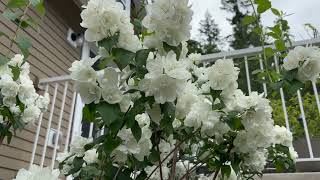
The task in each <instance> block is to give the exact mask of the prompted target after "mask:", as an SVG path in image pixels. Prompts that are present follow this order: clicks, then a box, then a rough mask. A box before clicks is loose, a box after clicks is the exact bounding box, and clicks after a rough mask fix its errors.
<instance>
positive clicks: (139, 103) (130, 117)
mask: <svg viewBox="0 0 320 180" xmlns="http://www.w3.org/2000/svg"><path fill="white" fill-rule="evenodd" d="M148 100H149V98H146V97H142V98H140V99H138V100H136V101H135V102H134V106H133V107H132V108H131V109H130V110H129V111H128V113H127V114H126V117H125V121H126V126H127V127H128V128H131V127H132V126H133V125H134V123H135V122H136V120H135V117H136V115H137V114H141V113H143V112H145V103H146V102H147V101H148Z"/></svg>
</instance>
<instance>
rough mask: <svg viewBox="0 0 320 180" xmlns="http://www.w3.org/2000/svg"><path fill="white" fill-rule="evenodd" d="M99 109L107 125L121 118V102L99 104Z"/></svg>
mask: <svg viewBox="0 0 320 180" xmlns="http://www.w3.org/2000/svg"><path fill="white" fill-rule="evenodd" d="M97 111H98V112H99V114H100V115H101V117H102V120H103V121H104V123H105V124H106V125H107V126H110V124H111V123H113V122H115V121H117V120H118V119H120V118H121V110H120V107H119V104H108V103H106V102H103V103H100V104H98V105H97Z"/></svg>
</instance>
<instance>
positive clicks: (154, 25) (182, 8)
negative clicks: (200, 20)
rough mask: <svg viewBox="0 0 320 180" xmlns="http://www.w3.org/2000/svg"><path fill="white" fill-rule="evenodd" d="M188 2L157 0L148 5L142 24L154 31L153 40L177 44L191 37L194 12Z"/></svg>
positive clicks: (172, 44)
mask: <svg viewBox="0 0 320 180" xmlns="http://www.w3.org/2000/svg"><path fill="white" fill-rule="evenodd" d="M188 3H189V0H179V1H177V0H157V1H155V2H154V3H152V4H149V5H147V6H146V10H147V15H146V17H145V18H144V19H143V21H142V24H143V25H144V26H145V27H146V28H148V29H149V30H150V31H151V32H154V34H153V35H151V36H152V37H151V38H152V39H153V41H156V42H158V43H159V42H161V41H163V42H166V43H167V44H169V45H171V46H177V45H179V44H180V43H181V42H183V41H187V40H189V39H190V30H191V25H190V22H191V19H192V14H193V12H192V10H191V8H190V6H189V5H188ZM149 48H152V47H149Z"/></svg>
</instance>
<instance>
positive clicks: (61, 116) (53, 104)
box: [30, 76, 77, 168]
mask: <svg viewBox="0 0 320 180" xmlns="http://www.w3.org/2000/svg"><path fill="white" fill-rule="evenodd" d="M72 84H73V83H72V81H71V78H70V77H69V76H59V77H54V78H46V79H41V80H40V82H39V87H40V88H41V89H44V91H45V92H48V93H49V94H50V104H49V108H48V111H47V112H45V113H43V114H41V115H40V117H39V121H38V122H37V129H36V134H35V138H34V144H33V149H32V154H31V159H30V166H31V165H32V164H34V163H36V164H40V166H41V167H43V166H44V165H46V166H51V167H52V168H53V167H55V159H56V156H57V152H58V149H59V150H60V152H66V151H68V146H69V143H70V139H71V137H72V135H73V133H72V132H74V131H73V127H74V124H73V122H74V109H75V104H76V99H77V94H76V92H75V91H74V89H73V87H72V86H71V85H72ZM61 88H62V89H61ZM70 94H71V96H68V95H70ZM57 99H59V100H60V103H58V102H57ZM67 99H68V101H69V105H70V109H68V110H66V108H65V107H66V106H65V105H66V100H67ZM58 105H60V106H59V107H58ZM56 111H58V115H57V116H55V117H54V115H55V114H57V113H56ZM65 114H68V117H67V118H66V117H65ZM44 116H45V117H46V120H47V124H46V126H45V127H43V126H44V122H43V121H44ZM63 121H65V122H66V124H67V127H66V128H67V129H66V132H62V130H61V129H62V127H61V126H62V122H63ZM53 122H54V123H55V124H56V127H55V129H53V128H52V124H53ZM41 130H44V131H45V135H44V136H45V137H44V142H41V143H40V140H39V137H40V132H41ZM63 133H65V134H66V135H65V136H64V135H63ZM60 138H61V139H60ZM42 143H43V145H41V144H42ZM63 145H64V148H62V146H63ZM37 148H42V149H41V152H42V153H41V158H40V161H39V162H35V156H36V152H37ZM49 150H50V152H48V151H49ZM46 160H47V163H46V164H45V161H46ZM50 161H51V162H50Z"/></svg>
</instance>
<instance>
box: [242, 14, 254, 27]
mask: <svg viewBox="0 0 320 180" xmlns="http://www.w3.org/2000/svg"><path fill="white" fill-rule="evenodd" d="M255 21H256V17H255V16H245V17H244V18H243V19H242V25H248V24H252V23H253V22H255Z"/></svg>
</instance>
